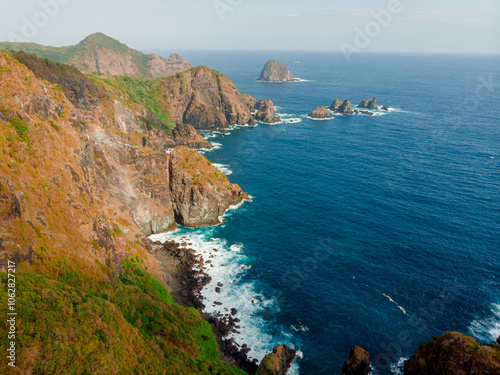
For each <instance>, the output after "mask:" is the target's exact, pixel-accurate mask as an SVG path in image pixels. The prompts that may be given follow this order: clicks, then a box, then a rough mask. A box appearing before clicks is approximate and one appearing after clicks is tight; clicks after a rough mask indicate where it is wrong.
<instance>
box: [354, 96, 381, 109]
mask: <svg viewBox="0 0 500 375" xmlns="http://www.w3.org/2000/svg"><path fill="white" fill-rule="evenodd" d="M358 108H366V109H371V110H378V106H377V98H373V100H370V99H363V100H362V101H361V102H360V103H359V104H358Z"/></svg>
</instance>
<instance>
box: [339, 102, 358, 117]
mask: <svg viewBox="0 0 500 375" xmlns="http://www.w3.org/2000/svg"><path fill="white" fill-rule="evenodd" d="M337 112H338V113H342V114H343V115H353V114H354V111H353V110H352V108H351V102H350V101H349V99H346V100H344V102H343V103H342V105H341V106H340V107H339V109H338V110H337Z"/></svg>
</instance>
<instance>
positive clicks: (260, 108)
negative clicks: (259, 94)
mask: <svg viewBox="0 0 500 375" xmlns="http://www.w3.org/2000/svg"><path fill="white" fill-rule="evenodd" d="M255 109H256V110H257V113H256V114H255V115H254V118H255V120H257V121H260V122H264V123H266V124H276V123H277V122H281V118H279V117H278V116H276V110H275V108H274V104H273V102H272V101H271V100H265V99H262V100H259V101H258V102H257V104H255Z"/></svg>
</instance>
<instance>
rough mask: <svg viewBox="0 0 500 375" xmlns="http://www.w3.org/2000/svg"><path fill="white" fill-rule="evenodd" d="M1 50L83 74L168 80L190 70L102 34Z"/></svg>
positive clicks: (181, 62)
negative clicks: (70, 43)
mask: <svg viewBox="0 0 500 375" xmlns="http://www.w3.org/2000/svg"><path fill="white" fill-rule="evenodd" d="M0 48H1V49H3V50H13V51H24V52H27V53H31V54H35V55H37V56H38V57H43V58H48V59H50V60H52V61H55V62H59V63H63V64H68V65H71V66H74V67H76V68H78V69H79V70H81V71H82V72H86V73H100V74H104V75H107V76H113V75H122V76H130V77H138V78H155V77H167V76H170V75H173V74H176V73H179V72H183V71H185V70H188V69H191V68H192V66H191V64H190V63H189V62H187V61H186V60H184V59H183V58H182V57H181V56H179V55H177V54H172V55H171V56H170V58H169V59H168V60H165V59H164V58H162V57H160V56H158V55H155V54H152V55H145V54H143V53H142V52H139V51H136V50H133V49H131V48H129V47H127V46H126V45H125V44H122V43H120V42H119V41H117V40H115V39H113V38H110V37H108V36H106V35H104V34H102V33H95V34H92V35H89V36H88V37H86V38H85V39H84V40H82V41H81V42H80V43H78V44H77V45H75V46H69V47H61V48H58V47H46V46H42V45H39V44H34V43H0Z"/></svg>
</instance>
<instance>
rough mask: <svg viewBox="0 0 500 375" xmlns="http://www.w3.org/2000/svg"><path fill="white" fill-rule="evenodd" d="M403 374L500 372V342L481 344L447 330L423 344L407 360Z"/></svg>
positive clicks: (493, 373)
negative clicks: (499, 343)
mask: <svg viewBox="0 0 500 375" xmlns="http://www.w3.org/2000/svg"><path fill="white" fill-rule="evenodd" d="M404 374H405V375H434V374H454V375H470V374H478V375H479V374H481V375H483V374H488V375H495V374H500V346H499V345H498V344H488V345H481V344H479V343H478V342H477V341H476V340H474V339H473V338H472V337H469V336H466V335H463V334H461V333H458V332H447V333H445V334H444V335H442V336H440V337H436V338H434V339H433V340H432V341H430V342H428V343H427V344H422V345H420V347H419V349H418V351H417V352H416V353H415V355H414V356H413V357H411V358H410V359H409V360H408V361H407V362H406V363H405V367H404Z"/></svg>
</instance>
